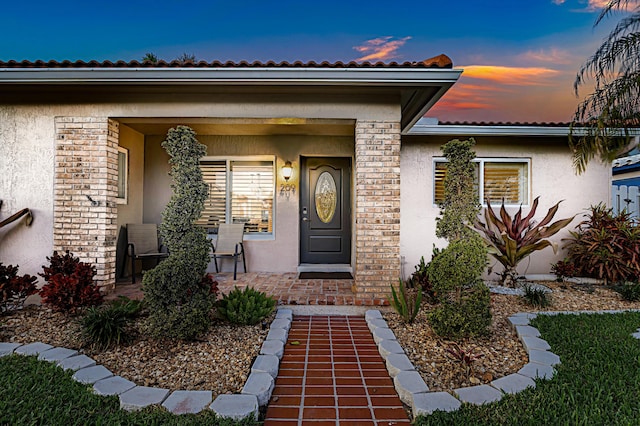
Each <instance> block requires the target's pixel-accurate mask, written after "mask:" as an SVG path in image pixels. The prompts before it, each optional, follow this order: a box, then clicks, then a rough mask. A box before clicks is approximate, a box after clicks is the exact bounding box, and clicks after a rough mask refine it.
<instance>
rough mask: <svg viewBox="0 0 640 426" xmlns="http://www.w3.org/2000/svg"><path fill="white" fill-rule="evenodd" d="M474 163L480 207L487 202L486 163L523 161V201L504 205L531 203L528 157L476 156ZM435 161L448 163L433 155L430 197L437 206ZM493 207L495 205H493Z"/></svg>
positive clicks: (529, 160)
mask: <svg viewBox="0 0 640 426" xmlns="http://www.w3.org/2000/svg"><path fill="white" fill-rule="evenodd" d="M473 162H474V163H477V164H478V167H479V169H478V192H479V194H478V196H479V201H480V204H481V205H482V207H487V203H486V200H485V197H484V166H485V164H486V163H523V164H526V165H527V190H526V194H525V198H526V200H525V202H523V203H521V204H513V203H510V204H505V207H520V206H522V207H529V206H530V204H531V159H530V158H522V157H517V158H511V157H476V158H475V159H474V160H473ZM437 163H448V160H447V159H446V158H445V157H434V158H433V164H432V170H433V172H432V173H431V188H432V191H431V193H432V197H431V201H432V203H433V205H434V206H438V203H436V164H437ZM493 207H495V206H493Z"/></svg>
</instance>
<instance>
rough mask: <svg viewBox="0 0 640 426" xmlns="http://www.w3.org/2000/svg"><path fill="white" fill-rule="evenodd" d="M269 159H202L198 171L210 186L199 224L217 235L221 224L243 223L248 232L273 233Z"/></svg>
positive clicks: (270, 164)
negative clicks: (200, 171)
mask: <svg viewBox="0 0 640 426" xmlns="http://www.w3.org/2000/svg"><path fill="white" fill-rule="evenodd" d="M273 164H274V162H273V161H272V160H268V161H264V160H262V161H245V160H204V161H201V162H200V168H201V170H202V175H203V179H204V181H205V182H206V183H207V185H208V186H209V197H208V199H207V201H206V202H205V206H204V210H203V212H202V216H201V218H200V220H199V221H198V222H197V223H198V224H199V225H201V226H203V227H205V228H207V231H208V232H209V233H217V231H218V225H219V224H220V223H244V224H245V232H247V233H271V232H273V196H274V185H275V183H274V171H273V167H274V166H273Z"/></svg>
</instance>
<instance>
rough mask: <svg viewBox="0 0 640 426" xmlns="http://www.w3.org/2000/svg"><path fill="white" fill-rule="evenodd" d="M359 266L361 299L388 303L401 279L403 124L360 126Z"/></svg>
mask: <svg viewBox="0 0 640 426" xmlns="http://www.w3.org/2000/svg"><path fill="white" fill-rule="evenodd" d="M355 150H356V158H355V184H356V214H355V216H356V217H355V219H356V232H355V246H356V265H355V277H354V278H355V286H356V291H357V297H358V298H360V299H371V298H375V299H388V296H389V293H390V287H389V285H390V284H395V283H396V282H397V281H398V278H399V277H400V122H396V121H358V122H357V123H356V146H355Z"/></svg>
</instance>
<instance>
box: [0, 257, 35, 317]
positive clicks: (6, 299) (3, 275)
mask: <svg viewBox="0 0 640 426" xmlns="http://www.w3.org/2000/svg"><path fill="white" fill-rule="evenodd" d="M37 280H38V277H34V276H32V275H29V274H24V275H21V276H18V266H13V265H8V266H4V265H3V264H2V262H0V314H3V313H6V312H11V311H15V310H16V309H19V308H21V307H22V306H23V305H24V301H25V300H26V299H27V297H29V296H31V295H32V294H35V293H37V292H38V289H37V288H36V281H37Z"/></svg>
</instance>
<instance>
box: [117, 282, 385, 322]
mask: <svg viewBox="0 0 640 426" xmlns="http://www.w3.org/2000/svg"><path fill="white" fill-rule="evenodd" d="M211 275H212V276H213V278H214V279H215V280H216V281H217V282H218V289H219V290H220V292H221V293H223V294H227V293H229V292H230V291H231V290H233V288H234V287H235V286H237V287H238V288H239V289H241V290H243V289H244V288H245V287H253V288H254V289H256V290H258V291H262V292H265V293H267V294H268V295H269V296H272V297H274V298H275V299H276V300H277V301H278V304H279V305H360V306H382V305H388V301H387V300H386V299H373V298H371V299H366V298H363V296H360V297H358V296H357V295H356V294H354V292H353V290H352V287H353V284H354V281H353V280H322V279H315V280H301V279H298V274H297V273H293V272H290V273H284V274H275V273H262V272H248V273H246V274H245V273H238V275H237V279H236V280H234V279H233V273H232V272H228V273H227V272H224V273H217V274H211ZM141 281H142V279H141V278H140V277H137V278H136V283H135V284H131V278H130V277H129V278H123V279H120V280H118V282H117V283H116V288H115V291H114V292H111V293H110V294H108V295H107V297H106V298H107V299H108V300H111V299H115V298H117V297H118V296H120V295H122V296H127V297H129V298H131V299H141V298H142V288H141V286H142V285H141ZM364 328H366V325H365V326H364Z"/></svg>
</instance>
